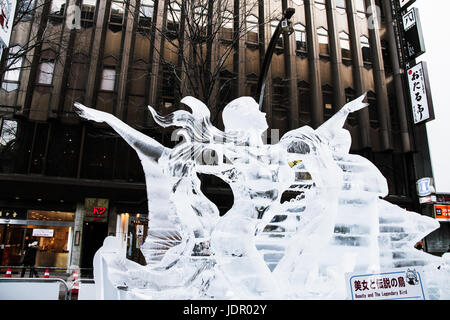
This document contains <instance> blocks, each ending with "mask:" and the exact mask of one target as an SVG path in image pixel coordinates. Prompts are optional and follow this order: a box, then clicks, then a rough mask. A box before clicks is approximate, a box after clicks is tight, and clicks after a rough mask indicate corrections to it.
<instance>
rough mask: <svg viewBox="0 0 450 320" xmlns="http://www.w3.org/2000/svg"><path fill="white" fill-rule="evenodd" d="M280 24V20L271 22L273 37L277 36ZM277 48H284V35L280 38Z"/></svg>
mask: <svg viewBox="0 0 450 320" xmlns="http://www.w3.org/2000/svg"><path fill="white" fill-rule="evenodd" d="M279 23H280V22H279V21H278V20H273V21H272V22H270V30H271V32H272V33H271V34H272V36H273V35H274V34H275V31H276V29H277V26H278V24H279ZM277 47H283V37H282V34H280V37H279V38H278V40H277Z"/></svg>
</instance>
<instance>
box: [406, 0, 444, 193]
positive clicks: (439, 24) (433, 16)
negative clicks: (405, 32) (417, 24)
mask: <svg viewBox="0 0 450 320" xmlns="http://www.w3.org/2000/svg"><path fill="white" fill-rule="evenodd" d="M412 7H416V8H418V9H419V15H420V20H421V22H422V30H423V36H424V41H425V48H426V53H425V54H424V55H422V56H421V57H419V58H418V59H417V61H418V62H419V61H426V62H427V65H428V74H429V77H430V86H431V92H432V97H433V105H434V110H435V115H436V120H433V121H430V122H428V123H427V131H428V139H429V144H430V154H431V163H432V167H433V175H434V178H435V183H436V191H437V192H438V193H450V169H449V167H450V77H449V74H450V36H449V31H448V25H447V22H448V21H449V15H448V13H449V12H450V1H449V0H417V1H416V2H415V3H414V4H413V5H412Z"/></svg>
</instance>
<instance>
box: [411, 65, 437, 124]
mask: <svg viewBox="0 0 450 320" xmlns="http://www.w3.org/2000/svg"><path fill="white" fill-rule="evenodd" d="M406 73H407V77H408V85H409V92H410V96H411V106H412V112H413V117H414V124H418V123H421V122H426V121H430V120H434V109H433V102H432V100H431V93H430V85H429V78H428V69H427V65H426V62H424V61H422V62H420V63H418V64H416V65H415V66H413V67H411V68H409V69H407V70H406Z"/></svg>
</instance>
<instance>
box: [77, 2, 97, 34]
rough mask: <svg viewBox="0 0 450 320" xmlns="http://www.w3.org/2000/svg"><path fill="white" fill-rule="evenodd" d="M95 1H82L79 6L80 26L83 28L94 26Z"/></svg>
mask: <svg viewBox="0 0 450 320" xmlns="http://www.w3.org/2000/svg"><path fill="white" fill-rule="evenodd" d="M96 4H97V0H83V3H82V5H81V25H82V26H83V27H84V28H88V27H92V26H93V25H94V16H95V5H96Z"/></svg>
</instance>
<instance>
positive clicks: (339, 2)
mask: <svg viewBox="0 0 450 320" xmlns="http://www.w3.org/2000/svg"><path fill="white" fill-rule="evenodd" d="M346 8H347V5H346V3H345V0H336V11H337V12H339V13H341V14H342V13H345V12H346Z"/></svg>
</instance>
